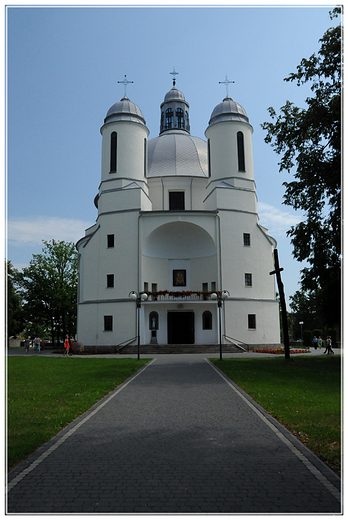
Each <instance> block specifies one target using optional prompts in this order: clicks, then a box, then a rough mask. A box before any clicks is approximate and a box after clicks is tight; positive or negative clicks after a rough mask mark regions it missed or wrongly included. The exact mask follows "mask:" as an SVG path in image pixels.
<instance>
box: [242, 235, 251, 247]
mask: <svg viewBox="0 0 348 520" xmlns="http://www.w3.org/2000/svg"><path fill="white" fill-rule="evenodd" d="M243 243H244V245H245V246H248V247H249V246H250V233H243Z"/></svg>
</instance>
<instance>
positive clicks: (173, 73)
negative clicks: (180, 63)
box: [169, 67, 179, 87]
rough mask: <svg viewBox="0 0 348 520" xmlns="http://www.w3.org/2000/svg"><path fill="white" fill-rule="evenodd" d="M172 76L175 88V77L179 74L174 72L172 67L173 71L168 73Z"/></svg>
mask: <svg viewBox="0 0 348 520" xmlns="http://www.w3.org/2000/svg"><path fill="white" fill-rule="evenodd" d="M169 74H171V75H172V76H173V87H175V76H177V75H178V74H179V72H175V67H173V71H172V72H169Z"/></svg>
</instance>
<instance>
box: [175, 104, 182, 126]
mask: <svg viewBox="0 0 348 520" xmlns="http://www.w3.org/2000/svg"><path fill="white" fill-rule="evenodd" d="M175 127H176V128H184V111H183V109H182V108H177V109H176V112H175Z"/></svg>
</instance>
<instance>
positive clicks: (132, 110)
mask: <svg viewBox="0 0 348 520" xmlns="http://www.w3.org/2000/svg"><path fill="white" fill-rule="evenodd" d="M112 121H133V122H134V123H140V124H142V125H146V121H145V119H144V116H143V113H142V111H141V110H140V108H139V107H138V106H137V105H136V104H135V103H133V102H132V101H131V100H130V99H129V98H128V97H127V96H124V97H123V98H122V99H121V101H118V102H117V103H115V104H114V105H112V107H111V108H110V109H109V110H108V113H107V114H106V117H105V119H104V123H110V122H112Z"/></svg>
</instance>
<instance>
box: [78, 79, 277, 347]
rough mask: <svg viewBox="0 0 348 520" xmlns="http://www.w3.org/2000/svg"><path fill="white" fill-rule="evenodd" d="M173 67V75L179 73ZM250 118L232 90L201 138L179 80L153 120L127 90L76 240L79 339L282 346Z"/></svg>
mask: <svg viewBox="0 0 348 520" xmlns="http://www.w3.org/2000/svg"><path fill="white" fill-rule="evenodd" d="M174 77H175V76H174ZM252 132H253V128H252V126H251V125H250V123H249V119H248V116H247V114H246V112H245V110H244V109H243V107H242V106H241V105H239V104H238V103H236V102H235V101H233V100H232V99H231V98H230V97H229V96H228V95H226V97H225V98H224V99H223V101H222V102H221V103H219V104H218V105H217V106H216V107H215V108H214V110H213V111H212V113H211V117H210V120H209V123H208V127H207V129H206V132H205V135H206V140H203V139H200V138H198V137H194V136H191V134H190V118H189V104H188V102H187V101H186V99H185V97H184V95H183V93H182V92H180V90H178V89H177V87H176V85H175V80H174V81H173V87H172V88H171V90H170V91H169V92H168V93H167V94H166V95H165V97H164V101H163V102H162V104H161V106H160V133H159V136H158V137H155V138H153V139H148V135H149V130H148V129H147V127H146V122H145V119H144V116H143V113H142V111H141V110H140V108H139V107H138V106H137V105H136V104H134V103H133V102H132V101H130V100H129V99H128V97H127V96H126V95H125V96H124V97H123V98H122V99H121V101H119V102H117V103H115V104H114V105H113V106H112V107H111V108H110V109H109V111H108V112H107V114H106V117H105V119H104V124H103V126H102V127H101V134H102V166H101V182H100V185H99V191H98V194H97V196H96V198H95V201H94V202H95V205H96V207H97V209H98V217H97V220H96V223H95V224H94V225H93V226H92V227H90V228H89V229H87V230H86V232H85V236H84V237H83V238H81V239H80V240H79V241H78V243H77V246H76V247H77V250H78V262H79V289H78V331H77V334H78V336H77V339H78V341H80V342H82V343H83V344H84V346H85V347H88V346H93V347H96V348H103V347H117V346H120V345H126V344H132V343H134V344H136V343H137V341H138V338H139V342H140V343H141V344H150V343H153V344H159V345H164V344H192V345H202V344H206V345H208V344H218V343H219V342H220V341H221V342H222V343H229V344H233V343H234V344H237V345H244V344H246V345H248V346H249V347H251V348H255V347H260V346H261V347H264V346H278V345H279V341H280V339H279V338H280V331H279V304H278V302H277V300H276V292H275V281H274V277H273V276H270V275H269V272H270V271H272V270H273V268H274V263H273V250H274V248H275V247H276V242H275V240H274V239H273V238H272V237H271V236H269V234H268V232H267V230H266V229H265V228H264V227H262V226H261V225H260V223H259V217H258V214H257V197H256V187H255V181H254V170H253V152H252Z"/></svg>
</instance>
